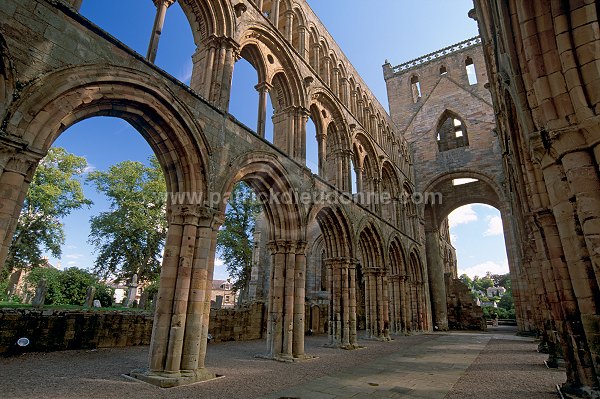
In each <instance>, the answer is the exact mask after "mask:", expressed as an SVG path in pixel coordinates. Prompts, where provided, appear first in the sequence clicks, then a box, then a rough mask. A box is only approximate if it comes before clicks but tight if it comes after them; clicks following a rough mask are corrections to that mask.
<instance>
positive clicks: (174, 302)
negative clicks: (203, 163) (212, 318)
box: [131, 205, 216, 387]
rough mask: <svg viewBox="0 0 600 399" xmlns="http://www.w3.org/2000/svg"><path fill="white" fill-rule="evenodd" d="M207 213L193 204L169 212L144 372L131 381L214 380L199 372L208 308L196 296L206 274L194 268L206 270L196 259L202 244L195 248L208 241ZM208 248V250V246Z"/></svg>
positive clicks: (170, 383)
mask: <svg viewBox="0 0 600 399" xmlns="http://www.w3.org/2000/svg"><path fill="white" fill-rule="evenodd" d="M207 212H212V211H211V210H206V209H205V208H202V207H200V206H197V205H177V206H173V207H172V209H171V213H170V219H171V220H170V224H169V232H168V234H167V241H166V245H165V252H164V259H163V265H162V270H161V284H160V288H159V292H158V303H157V305H156V312H155V317H154V326H153V329H152V339H151V343H150V370H149V371H141V370H134V371H132V372H131V375H132V376H133V377H136V378H139V379H141V380H144V381H146V382H149V383H152V384H155V385H158V386H161V387H171V386H177V385H183V384H188V383H193V382H197V381H201V380H205V379H209V378H214V374H213V373H210V372H209V371H207V370H205V369H203V367H204V354H205V352H206V346H205V345H203V343H202V340H203V339H204V341H206V333H204V331H207V329H208V314H207V310H208V308H207V307H206V306H202V305H203V304H202V302H203V301H206V298H207V296H206V295H204V296H203V297H201V296H202V295H201V294H202V292H200V291H201V290H202V288H206V287H207V285H208V284H210V282H209V281H208V280H209V279H212V270H208V271H207V270H204V271H201V270H200V269H202V268H203V267H204V268H205V269H206V267H207V263H206V262H204V264H203V265H201V264H200V263H201V262H199V259H200V258H201V257H203V256H206V255H207V254H206V251H201V250H200V248H198V246H200V247H201V246H203V245H204V246H206V243H204V244H199V240H200V239H202V240H203V241H209V240H205V238H206V234H205V231H204V232H203V229H202V228H200V224H201V223H200V220H201V219H206V217H205V214H206V213H207ZM215 234H216V233H215ZM215 238H216V237H215ZM210 241H212V237H211V240H210ZM210 241H209V242H210ZM208 246H209V247H212V246H213V244H212V242H210V243H209V244H208ZM197 248H198V250H197ZM210 255H211V253H209V254H208V256H210ZM212 255H213V256H214V253H212ZM205 294H206V292H205ZM208 298H210V290H209V292H208ZM202 312H204V313H202ZM188 316H189V317H190V319H188ZM202 323H206V326H204V325H202ZM199 326H202V327H199ZM188 328H189V330H188Z"/></svg>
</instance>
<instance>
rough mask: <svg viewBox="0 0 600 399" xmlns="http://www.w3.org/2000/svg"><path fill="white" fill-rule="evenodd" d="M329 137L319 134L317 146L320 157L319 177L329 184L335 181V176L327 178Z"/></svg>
mask: <svg viewBox="0 0 600 399" xmlns="http://www.w3.org/2000/svg"><path fill="white" fill-rule="evenodd" d="M326 139H327V135H326V134H324V133H317V146H318V157H319V176H320V177H322V178H324V179H326V180H327V181H328V182H329V183H333V181H334V180H335V179H334V178H333V176H326V173H325V157H326V154H327V147H326V146H327V140H326Z"/></svg>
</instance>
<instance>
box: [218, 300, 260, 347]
mask: <svg viewBox="0 0 600 399" xmlns="http://www.w3.org/2000/svg"><path fill="white" fill-rule="evenodd" d="M266 331H267V306H266V304H265V303H264V302H253V303H250V304H247V305H244V307H242V308H240V309H211V311H210V322H209V324H208V333H209V334H211V335H212V336H213V340H214V341H215V342H222V341H249V340H252V339H261V338H263V337H265V334H266Z"/></svg>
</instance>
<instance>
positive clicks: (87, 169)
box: [83, 163, 96, 173]
mask: <svg viewBox="0 0 600 399" xmlns="http://www.w3.org/2000/svg"><path fill="white" fill-rule="evenodd" d="M95 170H96V167H95V166H94V165H92V164H91V163H88V166H86V167H85V169H83V173H92V172H94V171H95Z"/></svg>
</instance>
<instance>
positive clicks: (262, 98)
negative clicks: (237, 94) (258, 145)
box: [254, 82, 273, 138]
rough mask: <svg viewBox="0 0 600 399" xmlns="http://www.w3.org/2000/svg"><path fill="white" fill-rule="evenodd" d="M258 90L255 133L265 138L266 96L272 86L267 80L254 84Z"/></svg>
mask: <svg viewBox="0 0 600 399" xmlns="http://www.w3.org/2000/svg"><path fill="white" fill-rule="evenodd" d="M254 88H255V89H256V91H258V123H257V126H256V133H257V134H258V136H259V137H262V138H265V129H266V125H267V124H266V121H267V96H268V95H269V92H270V91H271V89H272V88H273V86H272V85H270V84H269V83H267V82H262V83H259V84H257V85H256V86H254Z"/></svg>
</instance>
